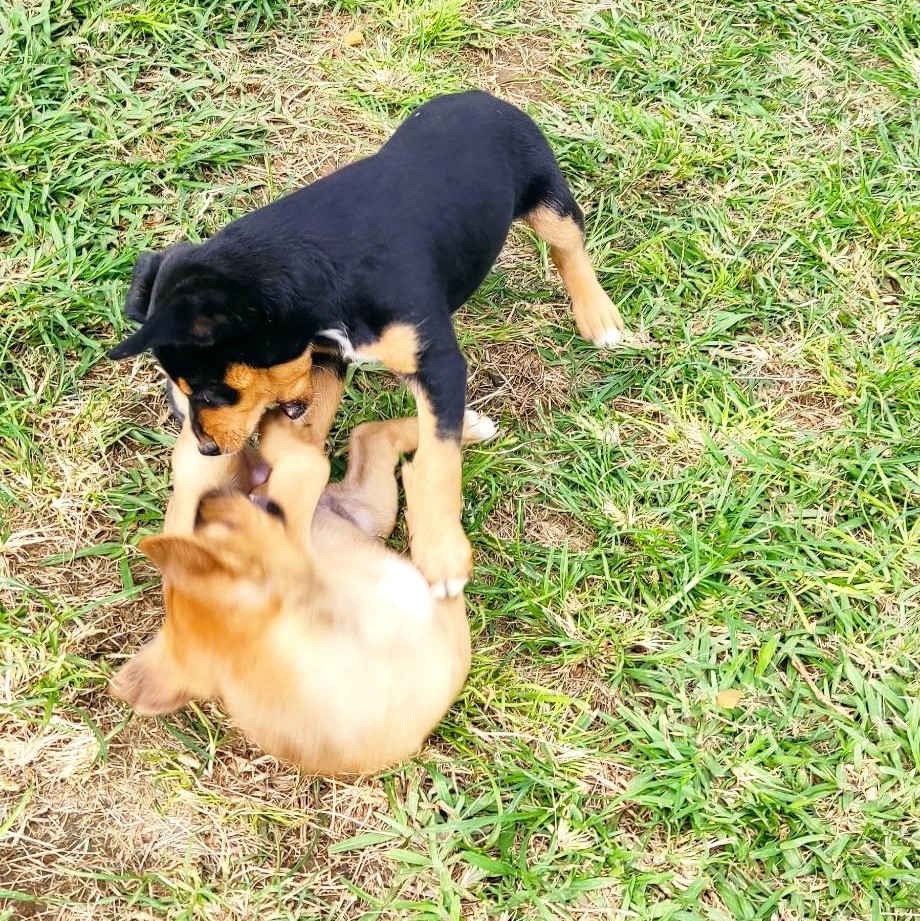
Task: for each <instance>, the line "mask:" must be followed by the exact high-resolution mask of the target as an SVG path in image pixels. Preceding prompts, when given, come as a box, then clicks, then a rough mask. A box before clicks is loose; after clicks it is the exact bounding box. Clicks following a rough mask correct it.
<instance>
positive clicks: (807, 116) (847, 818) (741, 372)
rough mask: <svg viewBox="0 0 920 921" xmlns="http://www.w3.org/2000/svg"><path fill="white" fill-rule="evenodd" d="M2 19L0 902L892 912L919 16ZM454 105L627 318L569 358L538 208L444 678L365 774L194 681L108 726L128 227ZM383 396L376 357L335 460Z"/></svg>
mask: <svg viewBox="0 0 920 921" xmlns="http://www.w3.org/2000/svg"><path fill="white" fill-rule="evenodd" d="M356 26H357V27H360V28H361V29H362V30H363V32H364V36H365V41H364V44H362V45H360V46H359V47H357V48H353V49H345V48H343V47H342V45H341V37H342V36H343V35H344V33H345V32H346V31H347V30H348V29H351V28H354V27H356ZM0 36H2V38H0V42H2V44H0V262H2V265H3V275H2V278H0V284H2V288H0V292H2V294H0V296H2V308H0V310H2V312H0V324H2V326H0V330H2V336H0V468H2V469H3V471H4V476H3V477H2V479H0V502H2V504H3V509H4V510H3V514H2V525H0V534H2V538H0V539H2V541H3V552H2V554H0V567H2V568H0V584H2V597H0V605H2V608H0V650H2V658H0V669H2V671H0V708H2V709H0V919H7V918H19V917H47V918H57V917H60V918H93V919H98V918H118V919H122V918H145V919H146V918H160V917H163V918H169V919H192V918H195V919H197V918H214V919H218V918H220V919H223V918H241V919H242V918H246V919H250V918H256V917H258V918H271V919H279V921H280V919H295V918H298V919H299V918H304V917H321V918H329V919H333V918H335V919H346V918H347V919H352V918H354V919H357V918H362V919H373V918H399V919H419V921H421V919H425V921H428V919H432V921H433V919H459V918H461V917H462V918H464V919H474V921H479V919H486V918H488V919H496V921H497V919H518V918H523V919H529V918H534V919H556V918H573V919H581V918H585V919H587V918H624V919H629V918H635V919H673V921H689V919H707V921H709V919H711V921H724V919H731V918H740V919H755V918H756V919H767V921H788V919H822V921H823V919H873V921H876V919H878V921H881V919H885V921H888V919H894V918H904V919H907V918H911V917H917V915H918V913H920V775H918V760H920V702H918V691H920V682H918V672H917V667H916V662H917V658H918V654H920V648H918V647H920V639H918V637H920V617H918V613H917V612H918V608H920V589H918V584H920V516H918V508H920V501H918V499H920V496H918V493H920V473H918V471H920V281H918V279H920V255H918V254H920V115H918V113H920V7H918V5H917V4H916V3H915V2H904V0H900V2H896V0H795V2H790V3H783V4H777V3H766V2H763V0H729V2H726V3H724V4H722V5H714V4H712V3H705V2H702V0H674V2H671V3H668V4H661V3H656V4H653V3H648V2H644V0H624V2H622V3H621V2H617V3H616V4H610V5H607V6H606V7H605V6H604V5H593V4H580V3H573V4H563V5H560V4H546V5H541V4H540V3H539V2H536V0H534V2H530V0H521V2H514V0H493V2H482V3H473V2H470V3H465V2H461V0H426V2H424V3H421V4H410V3H407V2H399V0H379V2H367V3H362V2H357V0H343V2H340V3H325V4H324V3H315V4H302V5H296V6H290V7H288V6H286V5H284V4H282V3H275V2H272V0H261V2H248V3H246V2H243V3H239V4H234V5H233V6H232V8H231V6H230V5H228V4H219V3H210V4H207V3H197V2H194V0H187V2H177V0H147V2H139V3H128V2H124V0H108V2H101V0H72V2H61V0H53V2H52V0H44V2H29V3H25V4H23V3H19V2H14V3H13V4H12V5H9V4H8V5H7V6H6V7H4V8H3V9H2V10H0ZM473 85H478V86H483V87H484V88H487V89H492V90H493V91H497V92H499V93H500V94H502V95H504V96H506V97H507V98H510V99H512V100H513V101H516V102H518V103H519V104H522V105H524V106H525V108H527V109H528V111H530V112H531V114H533V115H534V117H535V118H537V119H538V121H539V122H540V124H541V125H542V126H543V127H544V129H545V130H546V132H547V134H548V136H549V138H550V140H551V142H552V144H553V147H554V149H555V150H556V151H557V153H558V155H559V158H560V160H561V162H562V164H563V166H564V168H565V170H566V173H567V174H568V176H569V178H570V180H571V182H572V184H573V187H574V188H575V190H576V192H577V195H578V197H579V199H580V200H581V201H582V203H583V204H584V205H585V207H586V210H587V212H588V227H589V238H590V247H591V250H592V253H593V256H594V259H595V261H596V263H597V265H598V267H599V274H600V276H601V279H602V282H603V284H604V286H605V287H606V288H607V290H608V291H609V292H610V293H611V296H612V297H613V298H614V300H615V301H616V302H617V304H618V305H620V307H621V310H622V311H623V313H624V315H625V316H626V317H627V320H628V322H629V323H630V325H631V326H633V327H635V328H637V329H639V330H641V331H642V332H643V333H645V334H646V335H647V336H648V338H649V340H650V344H649V346H648V347H647V348H644V349H641V350H633V351H623V352H619V353H612V354H601V353H598V352H596V351H594V350H593V349H591V348H589V347H587V346H585V345H584V344H582V343H581V342H579V341H578V340H577V338H576V337H574V335H573V328H572V324H571V321H570V317H569V314H568V312H567V309H566V307H565V302H564V297H563V295H562V293H561V291H560V288H559V285H558V281H557V279H556V278H555V276H554V274H553V273H552V271H551V270H550V269H549V264H548V260H547V258H546V253H545V252H544V251H543V250H542V249H541V247H540V245H539V244H538V242H537V241H536V240H535V239H533V238H532V237H531V236H530V235H529V234H528V233H527V232H525V231H523V230H519V231H516V232H515V233H514V235H513V236H512V240H511V242H510V244H509V247H508V249H507V250H506V252H505V254H504V256H503V257H502V260H501V261H500V263H499V265H498V266H497V268H496V271H495V272H494V273H493V275H492V276H490V278H489V280H488V281H487V282H486V284H485V285H484V287H483V289H482V290H481V292H480V293H479V294H478V295H477V296H476V297H475V298H474V300H473V302H472V303H471V304H470V305H469V306H468V307H467V308H466V309H465V310H464V311H463V312H462V314H461V315H460V317H459V318H458V332H459V335H460V338H461V341H462V343H463V345H464V348H465V350H466V352H467V355H468V357H469V359H470V366H471V381H470V392H471V397H472V398H474V399H477V400H481V401H482V402H481V404H480V408H481V409H484V410H485V411H487V412H489V413H490V414H492V415H494V416H496V417H498V418H500V420H501V422H502V425H503V430H504V436H503V438H501V439H500V440H499V441H498V442H497V443H495V444H493V445H489V446H486V447H484V448H481V449H473V450H471V451H469V452H468V454H467V455H466V463H465V480H466V487H465V489H466V497H467V501H466V510H465V516H466V518H465V521H466V524H467V527H468V530H469V532H470V534H471V538H472V540H473V543H474V546H475V548H476V554H477V568H476V573H475V582H474V584H473V586H472V587H471V591H470V595H469V609H470V618H471V623H472V627H473V632H474V649H475V654H474V663H473V671H472V674H471V676H470V680H469V684H468V687H467V690H466V691H465V693H464V695H463V697H462V699H461V700H460V702H459V703H458V704H457V706H456V707H455V708H454V709H453V710H452V711H451V713H450V714H449V715H448V717H447V718H446V719H445V721H444V723H443V724H442V726H441V727H440V728H439V730H438V732H437V734H436V736H435V737H434V738H433V740H432V744H431V745H430V746H429V747H428V748H427V749H426V750H425V751H424V752H423V753H422V754H421V755H420V756H419V757H418V758H417V759H416V760H415V761H413V762H412V763H410V764H408V765H406V766H404V767H402V768H400V769H398V770H394V771H392V772H390V773H388V774H386V775H384V776H382V777H380V778H377V779H374V780H369V781H366V782H362V783H358V784H342V783H337V784H331V783H326V782H323V781H318V780H312V779H309V778H302V777H299V776H298V775H297V774H296V772H294V771H292V770H290V769H289V768H287V767H286V766H284V765H279V764H278V763H276V762H274V761H272V760H271V759H267V758H265V757H263V756H262V755H261V754H260V753H259V752H258V751H256V750H254V749H252V748H251V747H249V746H248V745H247V744H246V743H245V741H243V740H241V739H240V738H239V736H238V735H237V734H236V732H235V731H234V729H233V727H232V726H231V725H230V724H229V723H228V722H227V721H226V720H225V719H224V717H223V716H222V715H221V713H220V711H219V709H218V708H217V707H215V706H211V705H207V706H201V707H193V708H190V709H189V710H187V711H185V712H183V713H180V714H177V715H176V716H174V717H172V718H169V719H166V720H162V721H158V722H151V721H142V720H138V719H134V720H129V719H127V717H126V714H125V712H124V710H123V709H122V708H121V707H120V706H117V705H116V704H115V703H114V702H113V701H111V700H110V699H109V698H108V697H107V696H106V694H105V690H104V688H105V681H106V678H107V676H108V675H109V674H110V673H111V671H112V669H113V668H114V667H116V666H117V664H118V663H119V662H120V661H122V658H123V657H124V656H125V655H126V654H128V653H130V652H131V651H133V650H134V649H136V648H137V646H138V644H139V643H140V642H141V641H142V640H143V639H144V638H145V637H146V636H147V635H149V633H150V632H151V631H152V630H153V629H154V628H155V625H156V624H157V622H158V618H159V617H160V616H161V607H160V604H161V603H160V599H159V595H158V592H157V591H156V588H155V586H156V577H155V574H154V573H153V571H152V570H151V568H150V567H149V566H148V565H147V564H146V563H145V562H144V561H143V560H142V558H141V557H140V556H139V554H138V553H137V551H136V550H135V544H136V541H137V539H138V537H139V536H140V535H142V534H143V533H149V532H151V531H154V530H156V529H157V528H158V527H159V526H160V523H161V520H162V511H163V508H164V506H165V502H166V498H167V495H168V487H169V484H168V470H167V459H168V451H169V444H170V442H171V439H172V437H173V430H172V427H171V426H170V425H169V423H168V422H167V421H166V419H165V406H164V402H163V400H162V397H161V393H160V389H159V384H158V382H157V376H156V373H155V371H154V370H153V368H152V366H151V363H150V362H149V360H147V359H143V360H140V361H138V362H137V363H136V364H135V365H134V366H133V367H132V366H129V365H121V366H117V367H116V366H113V365H111V364H110V363H108V362H107V361H106V360H105V358H104V351H105V349H106V347H108V346H109V345H110V344H112V343H113V342H114V341H116V339H117V337H118V336H119V335H120V334H121V333H122V332H124V330H125V321H124V320H123V318H122V314H121V305H122V301H123V298H124V294H125V290H126V282H127V279H128V277H129V274H130V270H131V266H132V264H133V261H134V258H135V256H136V254H137V252H138V251H139V250H141V249H144V248H147V247H155V246H163V245H166V244H168V243H170V242H172V241H174V240H177V239H180V238H184V237H191V238H200V237H203V236H206V235H207V234H209V233H211V232H212V231H213V230H214V229H215V228H217V227H219V226H221V225H222V224H224V223H225V222H226V221H227V220H229V219H231V218H232V217H234V216H236V215H238V214H240V213H242V212H244V211H245V210H247V209H249V208H251V207H253V206H255V205H257V204H259V203H262V202H264V201H267V200H270V199H271V198H273V197H275V196H277V195H278V194H281V193H282V192H283V191H285V190H286V189H288V188H292V187H294V186H296V185H297V184H298V183H302V182H304V181H308V180H309V179H312V178H315V176H316V175H318V174H320V173H322V172H324V171H326V170H328V169H330V168H332V167H333V166H335V165H339V164H341V163H344V162H347V161H348V160H349V159H351V158H353V157H355V156H358V155H360V154H362V153H367V152H369V151H370V150H373V148H374V147H375V146H376V145H377V144H378V143H379V142H380V141H381V140H382V139H383V138H385V137H386V135H387V133H388V132H389V131H390V130H391V129H392V128H393V126H394V125H395V124H397V123H398V120H399V119H400V118H401V117H402V116H403V115H404V114H405V113H406V112H407V111H409V110H410V109H411V108H412V107H413V106H414V105H416V104H417V103H419V102H420V101H422V100H424V99H426V98H428V97H429V96H431V95H434V94H435V93H438V92H445V91H450V90H454V89H458V88H462V87H466V86H473ZM410 409H411V401H409V399H408V398H407V397H406V396H405V395H404V394H403V393H401V392H400V391H399V390H397V389H393V388H391V387H389V386H388V382H387V380H386V378H385V377H384V376H383V375H381V374H374V373H364V372H358V373H356V374H355V375H354V377H353V378H352V380H351V382H350V385H349V390H348V394H347V398H346V403H345V406H344V409H343V413H342V416H341V418H342V429H341V431H340V432H339V433H338V434H337V436H336V439H335V450H336V451H337V452H338V453H339V455H341V451H342V449H343V447H344V435H345V434H346V433H347V430H348V429H349V428H350V427H351V426H352V425H353V424H354V423H355V422H356V421H359V420H361V419H365V418H372V417H380V416H392V415H395V414H397V413H402V412H408V411H410ZM340 463H341V461H339V464H340ZM726 690H737V691H739V692H741V695H742V696H741V697H740V700H738V701H737V704H736V705H735V706H732V707H728V706H720V701H721V702H722V704H726V699H725V698H724V697H721V698H718V699H717V696H718V695H719V694H720V692H722V691H726Z"/></svg>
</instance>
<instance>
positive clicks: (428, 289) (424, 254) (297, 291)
mask: <svg viewBox="0 0 920 921" xmlns="http://www.w3.org/2000/svg"><path fill="white" fill-rule="evenodd" d="M517 218H522V219H524V220H525V221H527V223H528V224H530V226H531V227H532V228H533V229H534V231H535V232H536V233H537V234H538V235H539V236H540V237H542V238H543V239H544V240H545V241H546V242H547V243H548V244H549V246H550V254H551V256H552V258H553V261H554V262H555V264H556V266H557V267H558V269H559V272H560V274H561V275H562V280H563V282H564V283H565V285H566V288H567V289H568V291H569V294H570V295H571V298H572V303H573V307H574V313H575V322H576V324H577V325H578V329H579V331H580V332H581V334H582V335H583V336H584V337H585V338H587V339H589V340H590V341H591V342H593V343H595V344H596V345H598V346H610V345H614V344H616V343H617V342H619V341H620V340H621V339H622V338H623V335H624V327H623V321H622V319H621V318H620V315H619V313H618V312H617V310H616V308H615V307H614V305H613V304H612V303H611V301H610V299H609V298H608V297H607V295H606V294H605V293H604V291H603V289H602V288H601V286H600V284H599V283H598V281H597V277H596V275H595V273H594V270H593V268H592V267H591V264H590V262H589V261H588V258H587V256H586V255H585V250H584V245H583V238H584V233H583V226H582V213H581V210H580V209H579V207H578V205H577V204H576V202H575V200H574V199H573V198H572V195H571V192H570V191H569V188H568V186H567V185H566V182H565V179H564V178H563V176H562V173H561V172H560V170H559V167H558V165H557V163H556V161H555V158H554V157H553V154H552V151H551V150H550V148H549V145H548V144H547V142H546V139H545V138H544V137H543V135H542V134H541V133H540V130H539V129H538V128H537V126H536V125H535V124H534V122H533V121H532V120H531V119H530V118H529V117H528V116H527V115H525V114H524V113H523V112H521V111H520V110H519V109H516V108H515V107H514V106H511V105H509V104H508V103H505V102H502V101H500V100H498V99H495V98H494V97H492V96H490V95H488V94H486V93H480V92H469V93H460V94H457V95H452V96H442V97H439V98H436V99H433V100H432V101H430V102H428V103H426V104H425V105H423V106H421V107H420V108H418V109H417V110H416V111H415V112H413V114H412V115H411V116H410V117H409V118H408V119H407V120H406V121H405V122H404V123H403V124H402V125H401V126H400V127H399V129H398V130H397V131H396V132H395V133H394V134H393V136H392V137H391V138H390V140H389V141H388V142H387V143H386V144H384V146H383V147H382V148H381V149H380V150H379V151H378V152H377V153H376V154H374V155H373V156H371V157H368V158H366V159H364V160H360V161H358V162H356V163H353V164H350V165H349V166H346V167H344V168H343V169H340V170H338V171H337V172H335V173H332V174H331V175H329V176H326V177H325V178H323V179H321V180H319V181H318V182H315V183H313V184H312V185H309V186H307V187H306V188H304V189H301V190H300V191H298V192H295V193H293V194H291V195H287V196H285V197H283V198H281V199H279V200H278V201H275V202H273V203H272V204H270V205H267V206H266V207H264V208H260V209H259V210H257V211H254V212H252V213H250V214H247V215H244V216H243V217H241V218H239V219H238V220H236V221H234V222H233V223H231V224H230V225H228V226H227V227H225V228H224V229H223V230H222V231H220V233H218V234H216V235H215V236H214V237H212V238H211V239H209V240H207V241H206V242H205V243H202V244H200V245H190V244H178V245H176V246H173V247H171V248H169V249H167V250H165V251H164V252H159V253H145V254H143V255H141V256H140V257H139V259H138V261H137V265H136V266H135V269H134V277H133V280H132V284H131V289H130V292H129V294H128V299H127V304H126V308H125V309H126V312H127V314H128V316H129V317H131V318H132V319H134V320H136V321H138V322H139V323H141V324H142V325H141V327H140V329H139V330H137V332H135V333H134V334H133V335H132V336H130V337H129V338H128V339H127V340H125V341H124V342H123V343H121V344H120V345H118V346H116V347H115V348H114V349H113V350H112V351H111V353H110V355H111V357H113V358H127V357H129V356H131V355H137V354H139V353H140V352H143V351H145V350H147V349H149V350H152V351H153V353H154V355H155V356H156V358H157V360H158V361H159V363H160V364H161V365H162V366H163V368H164V370H165V371H166V373H167V374H168V375H169V376H170V377H171V378H172V380H173V381H175V383H176V384H177V386H178V387H179V388H180V389H181V390H182V391H183V392H184V393H185V394H186V395H187V396H188V398H189V405H190V412H191V424H192V429H193V431H194V433H195V436H196V437H197V439H198V444H199V449H200V450H201V452H202V453H204V454H218V453H231V452H235V451H238V450H240V448H241V447H242V446H243V444H244V443H245V442H246V440H247V439H248V438H249V436H250V435H251V434H252V433H253V431H254V430H255V429H256V426H257V425H258V422H259V419H260V417H261V416H262V413H263V412H264V410H265V408H266V407H267V406H268V405H269V404H271V403H274V402H279V403H281V405H282V408H283V409H284V410H285V411H286V412H287V413H288V415H291V416H296V415H298V414H302V413H303V412H304V410H305V408H307V407H310V416H309V417H308V420H307V421H308V424H309V425H310V426H311V427H312V428H313V429H314V430H315V432H314V434H315V435H316V436H322V435H325V433H326V431H328V428H329V426H330V425H331V424H332V420H333V417H334V415H335V411H336V408H337V406H338V403H339V398H340V395H341V391H342V375H343V368H344V361H347V360H356V359H371V360H374V359H375V360H379V361H381V362H382V363H383V364H384V365H385V366H386V367H388V368H390V369H391V370H392V371H394V372H395V373H396V374H399V375H401V376H402V377H403V379H404V380H406V382H407V383H408V384H409V386H410V387H412V388H413V390H414V393H415V396H416V400H417V404H418V414H419V432H420V438H419V447H418V453H417V455H416V462H415V469H416V475H415V477H414V478H413V481H412V483H411V485H410V484H408V483H407V484H406V488H407V496H406V499H407V518H408V521H409V528H410V535H411V549H412V556H413V559H414V560H415V562H416V564H417V565H418V567H419V568H420V569H421V570H422V572H423V573H424V574H425V576H426V578H427V579H428V580H429V582H430V583H431V584H432V585H434V587H435V591H436V592H437V593H438V594H439V595H448V596H449V595H455V594H457V593H459V592H460V591H461V590H462V588H463V585H464V584H465V582H466V580H467V578H468V576H469V572H470V565H471V557H470V547H469V543H468V541H467V539H466V536H465V535H464V533H463V530H462V527H461V524H460V512H461V492H460V487H461V467H460V434H461V431H462V428H463V410H464V403H465V392H466V363H465V361H464V359H463V356H462V354H461V353H460V350H459V348H458V346H457V340H456V338H455V336H454V332H453V328H452V326H451V316H452V314H453V313H454V312H455V311H456V310H457V309H458V308H459V307H460V306H461V305H462V304H463V303H464V302H465V301H466V300H467V298H469V297H470V295H471V294H473V292H474V291H475V290H476V289H477V288H478V287H479V285H480V283H481V282H482V280H483V279H484V278H485V276H486V274H487V273H488V272H489V270H490V269H491V267H492V265H493V263H494V262H495V259H496V257H497V256H498V254H499V252H500V250H501V248H502V246H503V245H504V242H505V238H506V237H507V235H508V231H509V229H510V227H511V224H512V222H513V221H514V220H515V219H517Z"/></svg>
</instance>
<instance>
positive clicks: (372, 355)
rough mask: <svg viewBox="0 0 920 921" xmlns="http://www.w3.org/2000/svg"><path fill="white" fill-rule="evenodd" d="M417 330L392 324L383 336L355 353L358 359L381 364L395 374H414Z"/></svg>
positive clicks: (401, 324)
mask: <svg viewBox="0 0 920 921" xmlns="http://www.w3.org/2000/svg"><path fill="white" fill-rule="evenodd" d="M418 353H419V340H418V330H417V329H416V328H415V327H414V326H412V325H411V324H409V323H393V324H392V325H391V326H388V327H387V328H386V329H385V330H384V331H383V335H382V336H381V337H380V338H379V339H378V340H377V341H376V342H371V343H369V344H368V345H362V346H361V348H359V349H357V350H356V351H355V355H356V356H357V357H358V358H363V359H365V360H367V361H380V362H383V364H385V365H386V366H387V367H388V368H389V369H390V370H391V371H395V372H396V373H397V374H415V372H416V371H418Z"/></svg>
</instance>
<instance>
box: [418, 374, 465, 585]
mask: <svg viewBox="0 0 920 921" xmlns="http://www.w3.org/2000/svg"><path fill="white" fill-rule="evenodd" d="M416 402H417V404H418V430H419V443H418V451H417V452H416V455H415V459H414V460H413V461H412V463H411V464H405V465H404V466H403V486H404V488H405V492H406V521H407V523H408V525H409V537H410V543H411V551H412V561H413V562H414V563H415V565H416V566H418V568H419V569H420V570H421V571H422V573H423V574H424V575H425V577H426V578H427V579H428V581H429V583H431V584H435V583H437V582H442V581H449V580H450V581H452V580H456V579H466V578H468V577H469V574H470V570H471V568H472V550H471V549H470V543H469V541H468V540H467V538H466V535H465V534H464V533H463V527H462V526H461V524H460V513H461V511H462V509H463V476H462V474H463V469H462V465H461V461H460V439H459V438H441V437H440V436H439V435H438V430H437V429H438V423H437V417H436V416H435V414H434V410H433V408H432V406H431V403H430V402H429V400H428V398H427V397H426V396H425V395H424V393H422V392H421V391H418V392H417V393H416Z"/></svg>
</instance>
